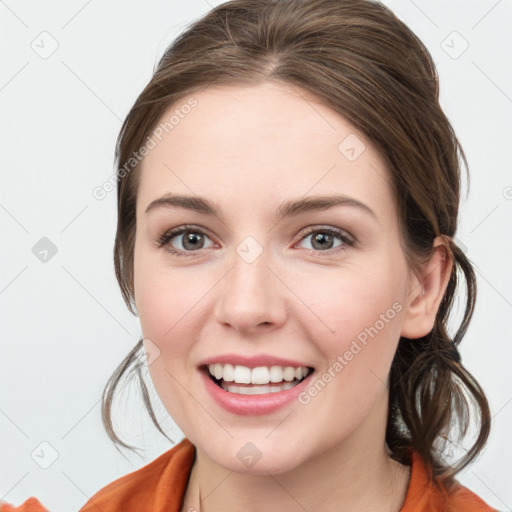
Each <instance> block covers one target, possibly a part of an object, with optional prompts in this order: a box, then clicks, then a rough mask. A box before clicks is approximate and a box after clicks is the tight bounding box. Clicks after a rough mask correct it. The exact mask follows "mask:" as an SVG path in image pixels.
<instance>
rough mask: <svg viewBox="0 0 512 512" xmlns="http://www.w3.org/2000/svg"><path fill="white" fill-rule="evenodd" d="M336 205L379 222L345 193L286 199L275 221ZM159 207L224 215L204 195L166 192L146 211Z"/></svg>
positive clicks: (371, 212) (278, 210)
mask: <svg viewBox="0 0 512 512" xmlns="http://www.w3.org/2000/svg"><path fill="white" fill-rule="evenodd" d="M335 206H352V207H355V208H357V209H358V210H360V211H362V212H365V213H367V214H368V215H370V216H371V217H373V218H374V219H375V220H376V221H377V222H378V221H379V218H378V217H377V214H376V213H375V212H374V211H373V210H372V209H371V208H370V207H369V206H368V205H366V204H364V203H362V202H361V201H358V200H357V199H355V198H353V197H350V196H346V195H343V194H336V195H331V196H308V197H304V198H301V199H291V200H287V201H284V202H283V203H282V204H281V205H280V206H279V207H278V208H277V210H276V213H275V215H274V221H275V222H279V221H281V220H282V219H284V218H287V217H295V216H298V215H302V214H304V213H309V212H317V211H324V210H328V209H329V208H333V207H335ZM158 207H175V208H184V209H187V210H191V211H194V212H197V213H202V214H205V215H211V216H214V215H215V216H217V217H219V218H221V219H222V218H223V217H222V211H221V208H220V207H219V205H217V204H216V203H214V202H212V201H209V200H208V199H206V198H204V197H199V196H185V195H178V194H173V193H169V194H165V195H164V196H162V197H159V198H158V199H155V200H154V201H152V202H151V203H150V204H149V205H148V206H147V208H146V213H147V212H149V211H151V210H154V209H155V208H158Z"/></svg>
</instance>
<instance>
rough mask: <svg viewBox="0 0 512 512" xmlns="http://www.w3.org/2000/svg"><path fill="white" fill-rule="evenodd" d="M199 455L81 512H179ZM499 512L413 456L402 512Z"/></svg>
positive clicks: (158, 463) (1, 508)
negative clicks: (447, 488) (446, 488)
mask: <svg viewBox="0 0 512 512" xmlns="http://www.w3.org/2000/svg"><path fill="white" fill-rule="evenodd" d="M194 457H195V448H194V445H193V444H192V443H191V442H190V441H189V440H188V439H187V438H185V439H183V441H181V443H179V444H177V445H176V446H175V447H174V448H172V449H170V450H168V451H167V452H165V453H164V454H162V455H160V456H159V457H158V458H156V459H155V460H154V461H153V462H150V463H149V464H147V465H145V466H143V467H142V468H140V469H138V470H137V471H134V472H132V473H129V474H127V475H125V476H123V477H121V478H118V479H117V480H114V481H113V482H112V483H110V484H108V485H107V486H105V487H103V489H101V490H99V491H98V492H97V493H96V494H95V495H94V496H92V498H91V499H90V500H89V501H87V503H86V504H85V505H84V506H83V507H82V508H81V509H80V511H79V512H98V510H104V511H108V512H140V511H144V512H180V510H181V503H182V500H183V497H184V495H185V491H186V489H187V484H188V479H189V476H190V471H191V469H192V464H193V462H194ZM493 511H494V512H495V511H496V509H493V508H491V507H489V505H487V504H486V503H485V502H484V501H483V500H482V499H481V498H479V497H478V496H477V495H476V494H474V493H473V492H471V491H470V490H469V489H467V488H466V487H462V486H461V485H460V484H459V485H457V486H456V487H455V488H454V489H453V490H452V491H451V493H450V494H449V495H448V494H447V493H446V492H442V491H438V490H437V489H436V488H435V487H434V483H433V482H432V481H430V482H429V479H428V473H427V470H426V467H425V465H424V463H423V460H422V459H421V457H420V456H419V454H418V453H416V452H412V464H411V477H410V481H409V487H408V489H407V495H406V497H405V502H404V504H403V506H402V508H401V509H400V512H493ZM0 512H48V511H47V509H45V508H44V507H43V506H42V505H41V504H40V503H39V501H37V499H36V498H29V499H28V500H27V501H26V502H25V503H23V504H22V505H21V506H19V507H13V506H12V505H9V504H0Z"/></svg>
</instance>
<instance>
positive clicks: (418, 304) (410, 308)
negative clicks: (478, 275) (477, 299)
mask: <svg viewBox="0 0 512 512" xmlns="http://www.w3.org/2000/svg"><path fill="white" fill-rule="evenodd" d="M446 245H447V242H446V241H445V240H444V239H443V237H441V236H438V237H437V238H436V239H435V240H434V243H433V247H434V252H433V254H432V257H431V258H430V260H429V261H428V262H427V263H424V264H423V265H422V267H421V270H420V273H419V275H416V274H414V273H413V272H411V279H410V284H409V293H408V295H407V299H406V311H405V313H404V317H403V322H402V330H401V332H400V335H401V336H403V337H405V338H410V339H414V338H421V337H422V336H426V335H427V334H428V333H429V332H430V331H431V330H432V329H433V327H434V322H435V319H436V314H437V311H438V309H439V304H440V303H441V300H442V299H443V296H444V292H445V290H446V287H447V286H448V282H449V281H450V275H451V271H452V267H453V259H452V254H451V251H450V249H449V247H447V246H446Z"/></svg>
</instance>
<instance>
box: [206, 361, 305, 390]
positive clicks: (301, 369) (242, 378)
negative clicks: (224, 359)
mask: <svg viewBox="0 0 512 512" xmlns="http://www.w3.org/2000/svg"><path fill="white" fill-rule="evenodd" d="M207 369H208V374H209V376H210V378H211V380H213V382H215V384H217V386H219V387H220V388H222V389H223V390H225V391H227V392H229V393H234V394H239V395H263V394H269V393H279V392H281V391H284V390H286V389H290V388H293V387H294V386H296V385H297V384H299V383H300V382H302V381H303V380H304V379H305V378H306V377H307V376H308V375H309V374H310V373H312V372H313V369H312V368H310V367H307V366H298V367H294V366H257V367H254V368H250V367H248V366H243V365H233V364H229V363H228V364H221V363H213V364H209V365H208V366H207Z"/></svg>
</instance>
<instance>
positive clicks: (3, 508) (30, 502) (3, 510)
mask: <svg viewBox="0 0 512 512" xmlns="http://www.w3.org/2000/svg"><path fill="white" fill-rule="evenodd" d="M0 512H48V509H47V508H46V507H44V506H43V505H42V504H41V502H40V501H39V500H38V499H37V498H35V497H34V496H31V497H30V498H27V499H26V500H25V501H24V502H23V503H22V504H21V505H19V506H18V507H15V506H14V505H11V504H10V503H7V502H5V501H2V502H0Z"/></svg>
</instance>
